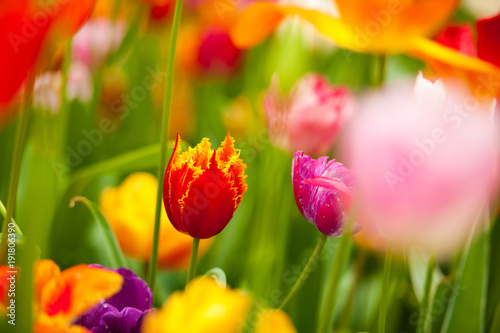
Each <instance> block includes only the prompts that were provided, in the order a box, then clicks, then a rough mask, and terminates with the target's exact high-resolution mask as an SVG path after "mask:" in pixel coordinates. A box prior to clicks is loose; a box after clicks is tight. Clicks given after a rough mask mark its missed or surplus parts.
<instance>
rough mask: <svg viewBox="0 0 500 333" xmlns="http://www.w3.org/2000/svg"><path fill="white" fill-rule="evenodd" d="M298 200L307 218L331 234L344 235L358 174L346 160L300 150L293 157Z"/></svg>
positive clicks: (294, 189) (321, 229) (330, 235)
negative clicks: (306, 153) (343, 163)
mask: <svg viewBox="0 0 500 333" xmlns="http://www.w3.org/2000/svg"><path fill="white" fill-rule="evenodd" d="M292 182H293V191H294V194H295V202H296V203H297V207H298V208H299V210H300V212H301V213H302V215H303V216H304V218H305V219H306V220H307V221H309V222H311V223H312V224H314V225H315V226H316V228H318V230H319V231H321V232H322V233H323V234H325V235H326V236H329V237H337V236H341V235H342V234H343V232H344V230H345V227H346V222H347V211H348V210H349V208H350V204H351V198H352V191H353V188H354V177H353V175H352V173H351V171H349V170H348V169H347V168H346V167H344V165H342V163H339V162H336V161H335V160H331V161H328V156H322V157H320V158H318V159H317V160H315V159H313V158H311V157H309V156H307V155H305V154H304V152H302V151H298V152H296V153H295V155H294V156H293V162H292Z"/></svg>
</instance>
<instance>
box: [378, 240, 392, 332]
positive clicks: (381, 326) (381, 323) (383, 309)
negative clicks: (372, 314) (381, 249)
mask: <svg viewBox="0 0 500 333" xmlns="http://www.w3.org/2000/svg"><path fill="white" fill-rule="evenodd" d="M391 264H392V250H391V248H390V247H388V248H387V250H386V251H385V260H384V276H383V278H382V296H381V298H380V309H379V313H378V333H385V320H386V318H387V306H388V304H389V285H390V282H391Z"/></svg>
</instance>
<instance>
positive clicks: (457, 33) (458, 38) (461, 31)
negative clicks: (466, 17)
mask: <svg viewBox="0 0 500 333" xmlns="http://www.w3.org/2000/svg"><path fill="white" fill-rule="evenodd" d="M435 40H436V42H438V43H440V44H443V45H444V46H448V47H451V48H452V49H455V50H457V51H460V52H462V53H464V54H467V55H470V56H472V57H475V56H477V51H476V49H477V48H476V43H475V42H474V37H473V34H472V28H471V27H470V25H468V24H464V25H462V26H450V27H447V28H446V29H444V30H443V31H441V32H440V33H439V34H438V35H437V37H436V38H435Z"/></svg>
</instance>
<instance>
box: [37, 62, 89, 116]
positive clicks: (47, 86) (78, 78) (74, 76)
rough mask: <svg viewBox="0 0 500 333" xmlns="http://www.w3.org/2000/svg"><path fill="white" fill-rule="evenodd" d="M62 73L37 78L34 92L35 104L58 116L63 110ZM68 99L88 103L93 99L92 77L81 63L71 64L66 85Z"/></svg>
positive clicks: (43, 74) (50, 73) (47, 74)
mask: <svg viewBox="0 0 500 333" xmlns="http://www.w3.org/2000/svg"><path fill="white" fill-rule="evenodd" d="M61 85H62V74H61V72H59V71H58V72H45V73H42V74H40V75H39V76H37V78H36V80H35V86H34V90H33V104H34V105H35V106H36V107H37V108H39V109H41V110H46V111H50V112H51V113H54V114H56V113H57V112H59V109H60V108H61ZM66 93H67V98H68V100H70V101H73V100H78V101H80V102H82V103H87V102H88V101H90V99H91V98H92V93H93V90H92V75H91V74H90V72H89V69H88V68H87V66H86V65H84V64H82V63H81V62H74V63H71V64H70V66H69V69H68V82H67V85H66Z"/></svg>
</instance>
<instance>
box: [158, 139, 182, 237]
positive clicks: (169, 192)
mask: <svg viewBox="0 0 500 333" xmlns="http://www.w3.org/2000/svg"><path fill="white" fill-rule="evenodd" d="M180 139H181V138H180V136H179V133H177V138H176V140H175V145H174V149H173V153H172V156H170V160H169V161H168V166H167V170H166V172H165V179H164V181H163V204H164V206H165V211H166V213H167V216H168V219H169V220H170V223H172V225H173V226H174V228H175V229H177V230H179V231H180V232H184V233H186V228H184V226H183V225H182V217H181V215H180V207H179V206H178V202H179V200H180V199H181V198H182V195H183V193H182V192H181V191H180V189H179V179H180V178H181V176H182V174H183V169H185V168H186V167H187V165H184V166H183V168H181V169H178V170H174V165H175V164H176V161H177V159H178V158H179V153H180V150H181V148H180V147H179V142H180Z"/></svg>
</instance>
